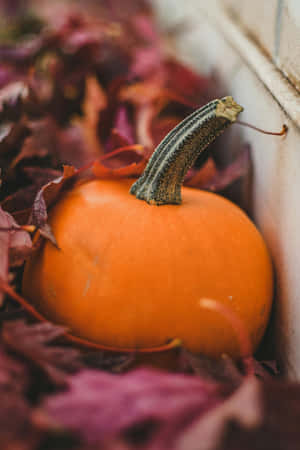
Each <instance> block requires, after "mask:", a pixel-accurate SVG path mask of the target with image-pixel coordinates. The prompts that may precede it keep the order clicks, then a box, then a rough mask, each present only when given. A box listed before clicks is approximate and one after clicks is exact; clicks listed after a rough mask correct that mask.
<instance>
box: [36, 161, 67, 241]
mask: <svg viewBox="0 0 300 450" xmlns="http://www.w3.org/2000/svg"><path fill="white" fill-rule="evenodd" d="M75 174H76V169H75V168H74V167H72V166H64V172H63V175H62V176H60V177H59V178H56V179H55V180H53V181H50V182H49V183H47V184H46V185H45V186H43V187H42V188H41V189H40V190H39V191H38V193H37V195H36V197H35V200H34V203H33V207H32V211H31V218H30V223H32V224H33V225H35V226H36V227H37V228H38V229H39V230H40V232H41V234H42V235H43V236H44V237H45V238H46V239H49V240H50V241H51V242H52V243H53V244H54V245H56V246H58V245H57V242H56V239H55V237H54V235H53V233H52V231H51V228H50V226H49V224H48V223H47V220H48V213H47V208H48V207H50V206H51V205H52V204H53V203H54V202H55V201H56V200H57V198H58V196H59V195H60V194H61V192H62V190H63V189H64V188H65V187H66V184H67V183H68V182H70V181H71V179H72V178H73V176H74V175H75Z"/></svg>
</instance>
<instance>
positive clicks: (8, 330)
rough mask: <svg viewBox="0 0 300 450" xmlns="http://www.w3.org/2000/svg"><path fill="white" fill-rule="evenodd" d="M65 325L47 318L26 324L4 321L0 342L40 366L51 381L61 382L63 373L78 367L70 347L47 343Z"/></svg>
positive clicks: (62, 330)
mask: <svg viewBox="0 0 300 450" xmlns="http://www.w3.org/2000/svg"><path fill="white" fill-rule="evenodd" d="M64 333H65V329H64V328H63V327H60V326H57V325H53V324H51V323H50V322H44V323H40V324H34V325H28V324H26V323H25V322H24V321H22V320H17V321H12V322H11V321H9V322H6V323H5V324H4V326H3V330H2V342H3V344H4V345H5V346H6V347H7V348H8V349H9V350H10V351H13V352H15V353H16V354H17V355H19V356H21V357H22V358H24V359H25V360H27V361H29V362H30V363H32V364H34V365H35V366H36V367H38V368H39V369H41V370H42V371H43V372H44V373H45V374H46V375H47V376H48V377H49V379H50V380H51V381H52V382H54V383H55V384H64V383H65V382H66V378H67V375H66V374H67V373H70V372H74V371H76V370H78V369H79V368H80V367H81V363H80V360H79V352H78V351H77V350H75V349H74V348H67V347H61V346H51V345H49V344H50V343H51V342H53V341H55V340H56V339H57V338H59V337H61V336H63V335H64Z"/></svg>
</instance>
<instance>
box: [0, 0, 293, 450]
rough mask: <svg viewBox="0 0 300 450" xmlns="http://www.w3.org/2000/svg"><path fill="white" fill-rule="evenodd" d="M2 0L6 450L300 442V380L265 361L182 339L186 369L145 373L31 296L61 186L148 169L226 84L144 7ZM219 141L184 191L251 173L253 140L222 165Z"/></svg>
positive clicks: (0, 371)
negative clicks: (80, 334)
mask: <svg viewBox="0 0 300 450" xmlns="http://www.w3.org/2000/svg"><path fill="white" fill-rule="evenodd" d="M0 8H1V16H0V167H1V189H0V202H1V205H0V398H1V408H0V442H1V450H2V449H3V450H13V449H18V450H43V449H45V450H46V449H48V450H49V449H50V450H51V449H53V450H54V449H57V450H64V449H65V450H100V449H101V450H106V449H107V450H134V449H149V450H163V449H168V450H172V449H174V450H175V449H176V450H193V449H195V450H196V449H199V450H201V449H203V450H222V449H223V450H224V449H230V450H231V449H232V450H234V449H236V450H237V449H241V448H243V449H245V450H247V449H253V448H255V449H260V448H261V449H266V448H272V449H273V450H277V449H285V450H290V449H296V448H299V445H298V443H299V441H300V431H299V427H298V421H299V417H300V388H299V386H298V385H297V384H291V383H288V382H282V381H279V380H278V379H276V380H275V379H274V377H273V372H272V367H271V366H270V364H269V365H268V364H259V363H258V362H257V361H255V360H252V359H251V360H250V361H248V362H247V365H246V362H244V365H243V361H241V362H240V363H241V365H237V364H236V363H234V362H233V361H231V360H230V358H227V357H226V356H224V357H223V358H222V359H221V360H219V361H213V360H209V359H207V358H204V357H203V356H201V355H191V354H189V353H188V352H187V351H186V350H184V349H177V351H178V355H177V356H178V364H177V367H176V370H175V372H177V373H173V374H171V373H167V372H164V371H158V370H153V369H149V368H148V369H147V368H137V366H138V361H137V357H136V356H135V355H124V354H108V353H103V352H100V351H98V350H96V349H92V348H84V347H82V346H80V345H78V344H80V343H79V342H78V341H77V343H76V344H77V345H75V341H74V339H73V341H72V339H71V338H70V336H69V338H68V335H67V330H65V329H64V328H63V327H60V326H57V325H55V324H51V323H50V322H46V321H44V320H43V318H42V317H41V316H40V315H39V313H38V312H37V311H35V310H33V308H32V307H31V305H30V304H28V303H27V302H26V300H24V299H23V298H22V297H21V296H20V294H19V292H20V284H21V277H22V266H23V263H24V261H25V260H26V258H27V257H28V256H29V255H30V254H31V252H32V251H33V250H34V248H35V247H36V246H38V245H39V241H37V242H34V244H33V242H32V232H34V231H35V230H37V229H39V230H40V234H41V235H42V236H43V237H44V238H46V239H50V240H51V242H52V243H53V245H56V241H55V236H53V234H52V232H51V229H50V227H49V225H48V223H47V218H48V210H49V208H50V207H51V205H53V204H54V203H55V202H56V201H57V199H58V198H59V196H60V195H61V194H62V193H63V192H64V191H65V190H66V189H69V188H70V187H71V186H72V185H73V184H74V183H76V181H77V180H78V179H81V178H83V177H100V178H118V177H132V178H134V177H137V176H139V175H140V174H141V173H142V171H143V169H144V167H145V165H146V163H147V160H148V159H149V157H150V155H151V153H152V152H153V150H154V148H155V146H156V145H157V144H158V143H159V142H160V140H161V139H162V138H163V137H164V136H165V134H166V133H167V132H168V131H169V130H170V129H171V128H173V127H174V126H175V125H176V124H177V123H178V122H179V121H180V120H182V119H183V118H184V117H185V116H186V115H187V114H189V113H191V112H192V111H193V110H194V109H195V108H198V107H199V106H201V105H202V104H205V103H206V102H207V101H209V100H210V99H212V98H215V97H218V96H220V95H223V94H226V93H223V92H221V90H220V88H219V87H218V83H217V82H216V80H215V79H214V78H213V77H203V76H201V75H199V74H195V73H194V72H193V71H192V70H190V69H189V68H187V67H185V66H184V65H183V64H181V63H180V62H178V61H177V60H176V59H175V58H174V56H172V55H171V53H170V51H168V50H166V45H165V41H164V40H163V38H162V37H161V36H160V34H159V32H158V31H157V29H156V28H155V24H154V20H153V17H152V15H151V11H150V8H149V5H148V4H147V2H146V1H142V0H131V1H129V0H128V1H125V0H114V1H110V0H106V1H104V0H103V1H102V2H97V1H93V0H86V1H85V2H83V1H78V2H55V1H53V2H47V1H41V2H32V3H31V2H30V1H24V0H22V1H18V0H14V1H11V0H10V1H5V0H4V1H2V2H1V4H0ZM223 146H224V141H223V140H222V139H219V140H218V141H217V142H216V143H215V144H214V146H213V148H212V151H211V153H210V155H207V159H206V160H198V161H197V162H196V164H195V167H193V168H192V169H191V170H190V171H189V173H188V174H187V178H186V180H185V183H186V184H187V185H189V186H193V187H195V188H202V189H209V190H213V191H218V192H222V194H224V193H228V192H229V191H228V189H227V188H228V187H229V186H231V185H232V184H233V183H234V182H235V181H236V180H238V179H240V178H241V177H243V176H244V175H245V174H246V173H247V171H248V169H249V149H248V148H247V147H246V146H245V147H243V148H240V149H237V151H236V155H237V156H236V159H235V160H233V161H232V162H231V163H230V164H229V165H228V166H227V167H223V166H220V164H219V163H218V161H219V159H220V158H218V154H219V153H220V152H221V151H223ZM36 319H38V321H36ZM34 320H35V321H34ZM242 367H250V368H252V372H253V374H252V372H251V373H250V372H249V371H247V370H246V371H245V369H244V370H243V369H242Z"/></svg>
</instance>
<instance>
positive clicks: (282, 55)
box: [277, 0, 300, 91]
mask: <svg viewBox="0 0 300 450" xmlns="http://www.w3.org/2000/svg"><path fill="white" fill-rule="evenodd" d="M281 14H282V18H281V29H280V37H279V38H278V42H279V44H278V46H279V47H278V57H277V63H278V65H279V67H280V68H281V70H282V71H283V72H284V73H285V75H286V76H287V77H288V78H289V79H290V80H291V82H292V83H293V84H294V85H295V86H296V87H297V89H298V90H299V91H300V1H299V0H285V2H284V4H283V7H282V13H281Z"/></svg>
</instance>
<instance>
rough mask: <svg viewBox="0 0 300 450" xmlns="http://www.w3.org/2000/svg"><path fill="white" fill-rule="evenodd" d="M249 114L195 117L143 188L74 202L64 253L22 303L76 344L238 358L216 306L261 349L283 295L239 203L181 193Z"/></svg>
mask: <svg viewBox="0 0 300 450" xmlns="http://www.w3.org/2000/svg"><path fill="white" fill-rule="evenodd" d="M241 109H242V108H241V107H239V105H237V104H236V103H235V102H234V101H233V99H232V98H231V97H225V98H224V99H221V100H215V101H213V102H211V103H209V104H208V105H206V106H205V107H203V108H201V109H199V110H197V111H196V112H195V113H193V114H192V115H191V116H189V117H188V118H187V119H185V121H183V122H182V123H181V124H179V125H178V126H177V127H175V129H174V130H172V131H171V132H170V133H169V134H168V135H167V136H166V138H165V139H164V140H163V141H162V143H161V144H160V145H159V146H158V148H157V149H156V151H155V152H154V154H153V155H152V157H151V159H150V161H149V163H148V166H147V167H146V169H145V171H144V174H143V175H142V176H141V177H140V179H139V180H138V181H137V182H136V183H135V184H134V185H133V186H131V184H132V182H131V181H130V180H118V181H116V180H99V179H94V180H90V181H87V182H83V183H81V184H80V185H77V186H75V187H74V188H73V189H72V190H70V191H69V192H67V193H66V194H65V195H64V196H63V198H61V199H60V200H59V201H58V202H57V204H56V205H55V206H54V207H53V208H52V210H51V211H50V215H49V220H50V225H51V228H52V230H53V233H54V235H55V237H56V240H57V242H58V245H59V249H57V248H56V247H55V246H54V245H52V244H51V243H50V242H45V243H44V244H43V246H42V247H41V248H40V249H39V250H38V251H36V253H34V254H33V256H32V257H31V258H30V259H29V261H28V262H27V264H26V267H25V271H24V277H23V293H24V295H25V296H26V297H28V298H30V299H31V301H32V302H33V304H34V305H35V306H36V308H37V309H38V310H39V311H40V312H42V313H43V314H44V315H45V316H46V317H47V318H49V319H51V320H53V321H55V322H57V323H60V324H63V325H66V326H67V327H69V329H70V330H71V332H72V333H73V334H75V335H77V336H80V337H83V338H86V339H89V340H91V341H93V342H97V343H100V344H103V345H106V346H109V347H112V348H115V349H119V350H120V351H121V350H122V349H124V348H126V349H127V350H128V349H129V350H130V349H132V351H135V350H137V349H142V348H144V349H147V348H152V347H159V346H163V345H164V344H166V343H167V342H168V341H169V340H171V339H174V338H179V339H180V340H181V341H182V343H183V345H184V346H185V347H186V348H187V349H188V350H190V351H192V352H196V353H204V354H206V355H208V356H214V357H217V356H219V355H220V354H222V353H227V354H230V355H232V356H237V355H238V353H239V348H238V344H237V339H236V336H235V334H234V330H232V329H231V327H230V324H229V323H228V322H227V321H226V319H225V318H224V317H223V316H222V315H220V314H216V313H214V312H213V311H209V310H206V309H204V308H201V303H200V300H201V299H202V298H212V299H215V300H216V301H218V302H220V303H222V304H224V305H225V306H226V307H228V308H229V309H230V310H232V311H233V314H236V315H237V316H238V317H239V318H240V319H241V320H242V321H243V323H244V325H245V328H246V329H247V331H248V333H249V336H250V339H251V342H252V345H253V349H255V348H256V347H257V345H258V344H259V342H260V340H261V338H262V336H263V334H264V331H265V328H266V325H267V322H268V318H269V313H270V307H271V301H272V292H273V277H272V264H271V260H270V256H269V253H268V251H267V248H266V245H265V243H264V241H263V239H262V237H261V235H260V233H259V231H258V230H257V228H256V227H255V225H254V224H253V223H252V222H251V221H250V219H249V218H248V217H247V215H246V214H245V213H244V212H243V211H242V210H241V209H240V208H238V207H237V206H236V205H234V204H233V203H232V202H230V201H229V200H227V199H225V198H223V197H221V196H219V195H217V194H214V193H209V192H204V191H200V190H197V189H193V188H187V187H182V188H181V184H182V181H183V178H184V176H185V174H186V172H187V170H188V168H189V167H190V166H191V164H192V163H193V161H194V160H195V158H196V157H197V155H199V152H202V151H203V150H204V148H206V147H207V145H208V144H209V143H210V142H211V141H212V140H213V139H214V138H215V137H216V135H217V134H220V133H221V132H222V131H223V130H224V129H225V128H226V127H227V126H228V125H230V124H231V123H232V122H234V121H235V120H236V117H237V115H238V113H239V112H240V111H241ZM129 191H130V192H129ZM132 194H133V195H132ZM159 205H160V206H159Z"/></svg>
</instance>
